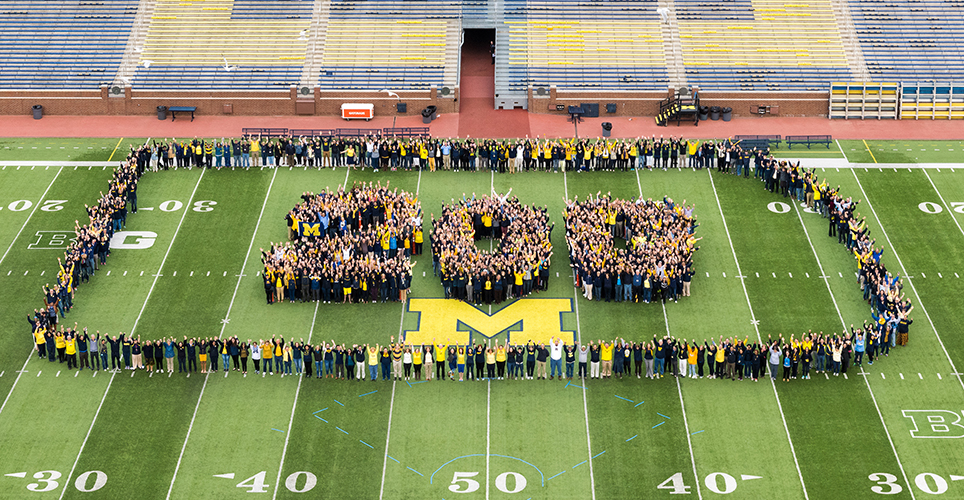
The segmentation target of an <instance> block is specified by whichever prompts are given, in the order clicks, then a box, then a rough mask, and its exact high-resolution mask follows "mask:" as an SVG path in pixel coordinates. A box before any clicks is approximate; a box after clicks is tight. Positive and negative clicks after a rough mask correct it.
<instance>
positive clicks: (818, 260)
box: [793, 202, 915, 500]
mask: <svg viewBox="0 0 964 500" xmlns="http://www.w3.org/2000/svg"><path fill="white" fill-rule="evenodd" d="M793 208H794V210H795V211H796V212H797V219H798V220H799V221H800V226H801V227H803V234H805V235H806V236H807V242H808V243H810V250H812V251H813V258H814V259H816V261H817V268H818V269H820V275H821V276H823V282H824V284H825V285H827V292H829V293H830V300H832V301H833V307H834V309H836V310H837V317H838V318H840V325H841V326H842V327H843V329H844V335H846V333H847V322H846V321H844V318H843V314H841V313H840V306H839V304H837V298H836V297H835V296H834V294H833V289H832V288H830V281H829V278H828V277H827V273H825V272H824V270H823V263H822V262H820V256H819V255H817V249H816V247H814V246H813V240H812V239H811V238H810V231H809V230H808V229H807V225H806V224H804V222H803V216H802V215H801V214H800V207H799V206H797V202H794V203H793ZM860 372H861V373H864V370H863V368H861V370H860ZM863 377H864V383H865V384H866V385H867V390H868V391H869V392H870V399H872V400H873V402H874V408H876V409H877V416H878V417H879V418H880V425H882V426H883V427H884V433H885V434H887V441H888V442H890V449H891V451H893V452H894V458H895V459H896V460H897V466H898V467H900V474H901V475H902V476H903V477H904V484H906V485H907V490H908V491H909V492H910V498H911V499H912V500H915V497H914V488H913V487H912V486H911V484H910V481H909V480H908V479H907V473H906V472H904V464H903V463H901V461H900V455H898V454H897V447H896V446H894V439H893V438H892V437H891V435H890V429H888V428H887V422H885V421H884V414H883V413H881V412H880V406H879V405H878V404H877V397H876V396H875V395H874V390H873V389H872V388H871V387H870V381H869V380H867V375H866V374H865V375H864V376H863Z"/></svg>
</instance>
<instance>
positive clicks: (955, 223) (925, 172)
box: [924, 170, 964, 234]
mask: <svg viewBox="0 0 964 500" xmlns="http://www.w3.org/2000/svg"><path fill="white" fill-rule="evenodd" d="M924 176H926V177H927V180H928V181H930V183H931V187H933V188H934V192H936V193H937V197H938V198H940V199H941V203H943V204H944V208H946V209H947V214H948V215H950V216H951V220H953V221H954V225H956V226H957V229H958V230H959V231H960V232H961V234H964V228H961V223H960V222H958V221H957V217H954V211H953V210H951V206H950V205H948V204H947V201H945V200H944V195H942V194H941V191H940V190H939V189H937V185H936V184H934V180H933V179H931V176H930V174H928V173H927V171H926V170H924Z"/></svg>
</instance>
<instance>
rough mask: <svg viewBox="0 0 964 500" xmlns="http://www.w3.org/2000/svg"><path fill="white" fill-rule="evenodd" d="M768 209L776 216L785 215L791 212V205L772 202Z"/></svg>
mask: <svg viewBox="0 0 964 500" xmlns="http://www.w3.org/2000/svg"><path fill="white" fill-rule="evenodd" d="M767 209H769V210H770V211H771V212H773V213H775V214H785V213H787V212H789V211H790V205H787V204H786V203H784V202H782V201H771V202H770V203H768V204H767Z"/></svg>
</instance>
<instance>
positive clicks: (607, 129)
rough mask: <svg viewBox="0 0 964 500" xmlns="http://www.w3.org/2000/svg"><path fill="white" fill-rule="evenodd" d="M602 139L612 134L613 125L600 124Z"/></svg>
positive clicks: (607, 123)
mask: <svg viewBox="0 0 964 500" xmlns="http://www.w3.org/2000/svg"><path fill="white" fill-rule="evenodd" d="M602 132H603V137H609V136H611V135H612V133H613V124H612V123H609V122H603V124H602Z"/></svg>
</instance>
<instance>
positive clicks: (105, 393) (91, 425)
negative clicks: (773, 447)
mask: <svg viewBox="0 0 964 500" xmlns="http://www.w3.org/2000/svg"><path fill="white" fill-rule="evenodd" d="M203 178H204V170H202V171H201V175H199V176H198V178H197V183H196V184H194V190H193V191H191V197H190V198H189V199H188V202H187V204H185V206H184V213H183V214H181V220H180V221H179V222H178V223H177V228H176V229H175V230H174V235H173V236H171V243H170V244H168V246H167V251H166V252H164V258H163V259H162V260H161V265H160V267H158V268H157V275H156V276H154V282H153V283H151V289H150V290H148V291H147V297H145V298H144V305H142V306H141V312H139V313H138V314H137V319H135V320H134V326H132V327H131V332H130V335H131V337H133V336H134V330H136V329H137V323H138V322H140V320H141V315H142V314H144V309H145V308H146V307H147V302H148V301H149V300H151V294H153V293H154V286H155V285H157V280H158V279H160V277H161V272H162V271H163V270H164V263H165V262H167V256H168V255H170V254H171V249H172V248H174V242H175V241H177V233H179V232H180V231H181V226H182V225H183V224H184V218H185V217H187V212H188V210H189V208H188V207H190V206H191V202H193V201H194V195H195V194H197V188H198V186H200V185H201V179H203ZM115 375H117V372H113V373H111V376H110V381H109V382H107V388H106V389H104V396H103V398H101V400H100V405H99V406H98V407H97V412H96V413H94V418H93V420H91V421H90V428H89V429H87V436H86V437H84V442H83V443H82V444H81V445H80V451H78V452H77V458H76V459H74V465H73V467H71V468H70V473H69V474H67V477H65V478H64V489H63V490H61V492H60V498H61V499H62V498H64V494H65V493H66V492H67V487H68V486H69V485H70V484H71V483H70V480H71V479H73V476H74V470H75V469H76V468H77V462H79V461H80V456H81V455H83V453H84V448H86V447H87V439H88V438H89V437H90V433H91V431H93V430H94V424H96V423H97V416H98V415H100V408H101V407H102V406H103V405H104V400H105V399H107V393H108V392H110V386H111V384H112V383H113V382H114V376H115ZM202 391H203V389H202ZM195 411H197V410H195Z"/></svg>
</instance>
